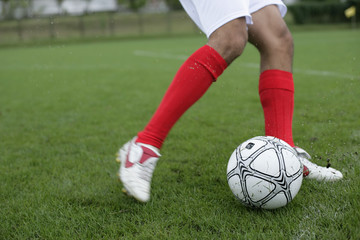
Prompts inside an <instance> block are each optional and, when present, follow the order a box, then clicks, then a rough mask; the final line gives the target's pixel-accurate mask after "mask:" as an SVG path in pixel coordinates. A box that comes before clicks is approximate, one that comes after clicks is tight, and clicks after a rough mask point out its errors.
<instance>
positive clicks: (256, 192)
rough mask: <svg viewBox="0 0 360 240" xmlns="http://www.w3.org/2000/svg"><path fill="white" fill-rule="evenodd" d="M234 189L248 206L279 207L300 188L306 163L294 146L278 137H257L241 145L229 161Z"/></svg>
mask: <svg viewBox="0 0 360 240" xmlns="http://www.w3.org/2000/svg"><path fill="white" fill-rule="evenodd" d="M227 180H228V183H229V186H230V189H231V191H232V192H233V193H234V195H235V196H236V197H237V198H238V199H239V200H240V201H241V202H242V203H243V204H244V205H246V206H250V207H255V208H264V209H275V208H279V207H283V206H285V205H286V204H288V203H289V202H290V201H291V200H292V199H294V197H295V196H296V194H297V193H298V192H299V190H300V187H301V183H302V180H303V165H302V164H301V162H300V161H299V159H298V157H297V155H296V153H295V151H294V150H293V148H292V147H291V146H290V145H289V144H287V143H286V142H284V141H282V140H280V139H278V138H275V137H264V136H259V137H254V138H251V139H249V140H247V141H245V142H243V143H242V144H240V146H238V147H237V148H236V149H235V151H234V152H233V153H232V155H231V157H230V159H229V163H228V165H227Z"/></svg>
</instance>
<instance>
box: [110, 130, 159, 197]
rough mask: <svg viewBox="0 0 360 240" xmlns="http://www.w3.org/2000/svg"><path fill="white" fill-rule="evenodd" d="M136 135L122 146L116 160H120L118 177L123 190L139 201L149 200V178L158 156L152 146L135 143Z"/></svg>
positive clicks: (156, 150) (157, 151) (157, 152)
mask: <svg viewBox="0 0 360 240" xmlns="http://www.w3.org/2000/svg"><path fill="white" fill-rule="evenodd" d="M135 140H136V137H135V138H133V139H132V140H130V141H129V142H127V143H126V144H125V145H124V146H122V147H121V148H120V149H119V151H118V153H117V157H116V160H117V162H120V169H119V172H118V173H119V178H120V181H121V182H122V183H123V185H124V189H123V191H124V192H125V193H127V194H128V195H129V196H132V197H134V198H135V199H137V200H138V201H140V202H147V201H149V200H150V188H151V179H152V175H153V172H154V169H155V166H156V163H157V161H158V160H159V157H160V156H161V155H160V153H159V150H158V149H157V148H155V147H153V146H150V145H147V144H142V143H135Z"/></svg>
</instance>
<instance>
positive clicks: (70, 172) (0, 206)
mask: <svg viewBox="0 0 360 240" xmlns="http://www.w3.org/2000/svg"><path fill="white" fill-rule="evenodd" d="M294 39H295V46H296V48H295V63H294V73H295V74H294V78H295V86H296V96H295V104H296V109H295V112H294V123H293V125H294V136H295V142H296V144H297V145H299V146H301V147H303V148H304V149H306V150H307V151H308V152H309V153H310V154H312V156H313V160H314V162H316V163H318V164H320V165H326V163H327V160H328V159H329V160H330V161H331V163H332V166H333V167H334V168H337V169H339V170H341V171H342V172H343V174H344V179H343V180H342V181H340V182H335V183H321V182H313V181H309V180H304V182H303V185H302V188H301V190H300V192H299V194H298V195H297V197H296V198H295V199H294V200H293V202H291V203H290V204H289V205H288V206H286V207H284V208H281V209H278V210H275V211H262V210H253V209H248V208H246V207H243V206H242V205H241V204H240V203H239V202H238V201H237V200H236V199H235V197H234V196H233V195H232V193H231V191H230V189H229V188H228V186H227V182H226V165H227V161H228V158H229V157H230V155H231V153H232V151H233V150H234V149H235V148H236V147H237V146H238V145H239V144H240V143H241V142H243V141H244V140H246V139H248V138H251V137H253V136H256V135H263V116H262V109H261V107H260V104H259V100H258V95H257V79H258V67H257V62H258V60H259V57H258V54H257V52H256V50H255V49H254V48H253V47H252V46H250V45H248V46H247V49H246V50H245V52H244V55H243V56H242V58H240V59H238V60H237V61H236V62H234V63H233V65H232V66H231V67H230V68H229V69H228V70H227V71H226V72H225V73H224V74H223V75H222V76H221V77H220V78H219V79H218V81H217V82H216V83H215V84H214V85H213V86H212V87H211V88H210V90H209V91H208V93H207V94H206V95H205V96H204V97H203V98H202V99H201V100H200V101H199V102H198V103H196V104H195V105H194V106H193V107H192V108H191V109H190V110H189V111H188V112H187V113H186V114H185V115H184V116H183V117H182V118H181V119H180V121H179V122H178V123H177V124H176V125H175V127H174V128H173V130H172V132H171V133H170V134H169V136H168V139H167V141H166V143H165V145H164V147H163V149H162V158H161V160H160V161H159V163H158V167H157V169H156V171H155V174H154V178H153V188H152V198H151V201H150V202H149V203H146V204H140V203H137V202H136V201H134V200H132V199H131V198H128V197H127V196H125V195H124V194H123V193H122V192H121V184H120V183H119V182H118V180H117V176H116V172H117V169H118V165H117V164H116V162H115V152H116V151H117V149H118V148H119V147H120V146H121V145H122V144H123V143H124V142H126V141H128V140H129V139H130V138H131V137H133V136H134V135H135V134H136V133H137V131H139V130H141V129H142V128H143V127H144V125H145V124H146V123H147V121H148V120H149V118H150V117H151V115H152V113H153V111H154V110H155V109H156V107H157V105H158V103H159V101H160V100H161V98H162V95H163V93H164V92H165V90H166V88H167V86H168V85H169V83H170V81H171V78H172V77H173V75H174V74H175V72H176V70H177V68H178V67H179V66H180V64H181V63H182V61H183V60H184V59H185V58H186V56H188V55H189V54H191V53H192V52H193V51H194V50H196V49H197V48H198V47H200V46H202V45H203V44H204V43H205V38H204V36H198V37H186V38H185V37H184V38H178V39H175V38H167V39H150V40H149V39H147V40H131V41H125V40H123V41H118V42H98V43H87V44H63V45H46V46H38V47H32V48H19V47H18V48H5V49H1V50H0V55H1V58H0V139H1V141H0V143H1V144H0V182H1V185H0V239H101V238H103V239H359V238H360V228H359V226H360V202H359V199H360V189H359V188H360V187H359V186H360V163H359V160H360V159H359V150H360V124H359V123H360V122H359V118H360V110H359V100H360V45H359V39H360V31H350V30H348V31H345V30H344V31H318V32H314V31H312V32H295V33H294Z"/></svg>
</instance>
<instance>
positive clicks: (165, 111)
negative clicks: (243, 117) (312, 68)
mask: <svg viewBox="0 0 360 240" xmlns="http://www.w3.org/2000/svg"><path fill="white" fill-rule="evenodd" d="M226 1H230V2H231V0H226ZM215 2H216V1H215ZM194 4H199V2H198V1H194ZM201 4H205V5H206V4H207V3H206V2H203V3H201ZM216 4H220V3H219V2H216ZM220 5H221V4H220ZM213 9H214V11H218V10H219V8H218V7H216V6H213ZM232 9H233V8H228V9H227V10H231V11H233V10H232ZM245 12H246V11H245ZM236 13H237V14H243V13H242V12H241V11H240V12H236ZM206 14H208V15H209V17H212V16H213V14H211V13H208V12H206ZM200 15H201V16H203V14H200ZM231 16H232V17H233V19H232V18H228V19H227V21H228V22H222V23H221V22H219V21H218V19H211V20H213V21H216V24H219V25H214V24H209V25H208V26H209V27H204V28H203V30H204V32H205V33H206V35H207V36H209V41H208V44H207V45H205V46H203V47H201V48H200V49H198V50H197V51H195V52H194V53H193V54H192V55H191V56H190V57H189V58H188V59H187V60H186V61H185V62H184V63H183V65H182V66H181V67H180V69H179V70H178V72H177V73H176V75H175V77H174V79H173V81H172V83H171V84H170V86H169V88H168V89H167V91H166V93H165V95H164V97H163V99H162V101H161V103H160V105H159V107H158V108H157V110H156V111H155V113H154V115H153V116H152V118H151V119H150V121H149V123H148V124H147V125H146V126H145V128H144V130H143V131H141V132H139V133H138V135H137V138H134V139H133V140H131V141H130V142H128V143H127V144H125V145H124V146H123V147H122V148H121V149H120V150H119V153H118V158H117V159H118V161H120V162H121V164H120V170H119V175H120V180H121V182H122V183H123V185H124V187H125V190H126V192H127V193H128V194H129V195H131V196H133V197H135V198H136V199H137V200H139V201H142V202H147V201H149V199H150V183H151V179H152V175H153V172H154V169H155V165H156V162H157V160H158V159H159V157H160V153H159V151H158V149H160V148H161V147H162V144H163V142H164V140H165V138H166V136H167V135H168V133H169V131H170V130H171V129H172V127H173V126H174V124H175V123H176V122H177V121H178V120H179V119H180V117H181V116H182V115H183V114H184V113H185V112H186V111H187V110H188V109H189V108H190V107H191V106H192V105H193V104H194V103H195V102H197V101H198V100H199V99H200V98H201V97H202V96H203V94H204V93H205V92H206V91H207V90H208V88H209V87H210V86H211V84H212V83H213V82H214V81H216V79H217V78H218V77H219V76H220V75H221V74H222V72H223V71H224V70H225V69H226V67H227V66H228V64H230V63H231V62H232V61H233V60H234V59H235V58H236V57H237V56H239V55H240V54H241V53H242V51H243V48H244V47H245V45H246V42H247V31H246V19H245V17H243V16H238V15H236V14H231ZM203 18H204V16H203ZM214 26H218V28H217V27H215V28H214ZM224 36H230V37H225V38H224ZM144 173H146V177H145V178H144Z"/></svg>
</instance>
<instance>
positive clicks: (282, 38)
mask: <svg viewBox="0 0 360 240" xmlns="http://www.w3.org/2000/svg"><path fill="white" fill-rule="evenodd" d="M249 41H250V42H251V43H252V44H253V45H254V46H255V47H256V48H257V49H258V50H259V52H260V54H262V55H283V56H284V55H286V56H287V57H291V58H292V57H293V53H294V40H293V37H292V35H291V33H290V31H289V29H288V28H287V27H286V26H284V27H282V28H278V29H277V31H275V32H268V34H264V35H261V36H259V35H255V36H252V35H250V37H249Z"/></svg>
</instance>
